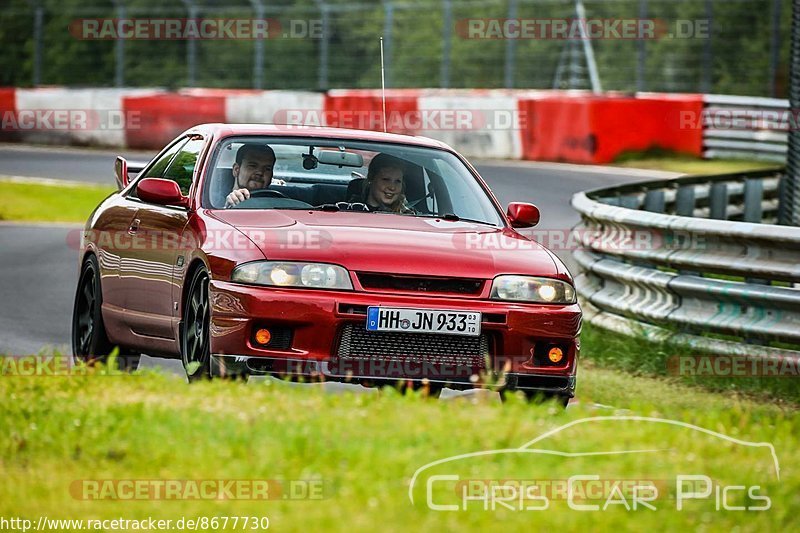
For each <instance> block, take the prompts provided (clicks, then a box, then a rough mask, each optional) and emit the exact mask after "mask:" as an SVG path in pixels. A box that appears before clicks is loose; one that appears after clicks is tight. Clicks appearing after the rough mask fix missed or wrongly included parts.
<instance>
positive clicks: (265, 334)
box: [255, 328, 272, 346]
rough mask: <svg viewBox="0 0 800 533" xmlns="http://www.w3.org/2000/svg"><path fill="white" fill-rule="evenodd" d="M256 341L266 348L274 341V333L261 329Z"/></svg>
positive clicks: (257, 333) (257, 332)
mask: <svg viewBox="0 0 800 533" xmlns="http://www.w3.org/2000/svg"><path fill="white" fill-rule="evenodd" d="M255 339H256V342H257V343H258V344H261V345H262V346H266V345H267V344H269V341H271V340H272V333H270V332H269V330H268V329H267V328H261V329H259V330H258V331H256V335H255Z"/></svg>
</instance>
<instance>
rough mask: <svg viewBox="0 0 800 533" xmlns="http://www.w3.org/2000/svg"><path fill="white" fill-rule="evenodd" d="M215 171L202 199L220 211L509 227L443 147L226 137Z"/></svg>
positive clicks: (469, 175)
mask: <svg viewBox="0 0 800 533" xmlns="http://www.w3.org/2000/svg"><path fill="white" fill-rule="evenodd" d="M211 169H212V171H211V174H210V178H209V179H207V180H206V185H205V190H204V193H203V198H204V205H205V206H206V207H210V208H213V209H254V210H256V209H290V210H291V209H323V210H327V211H342V210H347V211H364V212H371V213H376V214H383V215H402V216H428V217H434V216H435V217H447V218H450V219H452V220H470V221H475V222H480V223H485V224H491V225H494V226H501V225H502V224H503V222H502V218H501V217H500V214H499V213H498V212H497V209H496V208H495V206H494V204H493V203H492V202H491V200H490V199H489V197H488V196H487V194H486V192H485V191H484V190H483V188H482V187H481V186H480V184H479V183H478V182H477V180H476V179H475V177H474V176H473V175H472V174H471V173H470V171H469V169H468V168H467V167H466V166H464V164H463V163H462V162H461V161H460V160H459V159H458V158H457V157H456V156H454V155H453V154H451V153H449V152H446V151H444V150H436V149H431V148H420V147H414V146H406V145H398V144H386V143H370V142H364V141H357V142H353V141H344V140H330V139H308V138H303V139H295V138H289V139H287V138H276V137H261V136H247V137H235V138H227V139H224V140H222V141H220V144H219V146H218V147H217V149H216V151H215V154H214V159H213V162H212V166H211Z"/></svg>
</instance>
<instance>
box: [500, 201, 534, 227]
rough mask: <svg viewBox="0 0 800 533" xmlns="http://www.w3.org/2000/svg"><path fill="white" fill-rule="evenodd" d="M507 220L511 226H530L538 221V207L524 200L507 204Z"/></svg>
mask: <svg viewBox="0 0 800 533" xmlns="http://www.w3.org/2000/svg"><path fill="white" fill-rule="evenodd" d="M506 215H507V216H508V221H509V222H510V223H511V227H512V228H531V227H533V226H535V225H536V224H538V223H539V217H540V214H539V208H538V207H536V206H535V205H533V204H526V203H524V202H511V203H510V204H508V213H507V214H506Z"/></svg>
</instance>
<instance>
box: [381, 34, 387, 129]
mask: <svg viewBox="0 0 800 533" xmlns="http://www.w3.org/2000/svg"><path fill="white" fill-rule="evenodd" d="M381 100H382V102H383V133H386V77H385V76H384V74H383V37H381Z"/></svg>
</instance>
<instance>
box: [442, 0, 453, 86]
mask: <svg viewBox="0 0 800 533" xmlns="http://www.w3.org/2000/svg"><path fill="white" fill-rule="evenodd" d="M442 10H443V15H442V17H443V19H444V21H443V23H442V65H441V71H440V74H439V77H440V81H439V84H440V85H441V86H442V89H449V88H450V52H451V48H452V34H453V4H452V1H451V0H444V2H442Z"/></svg>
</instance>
